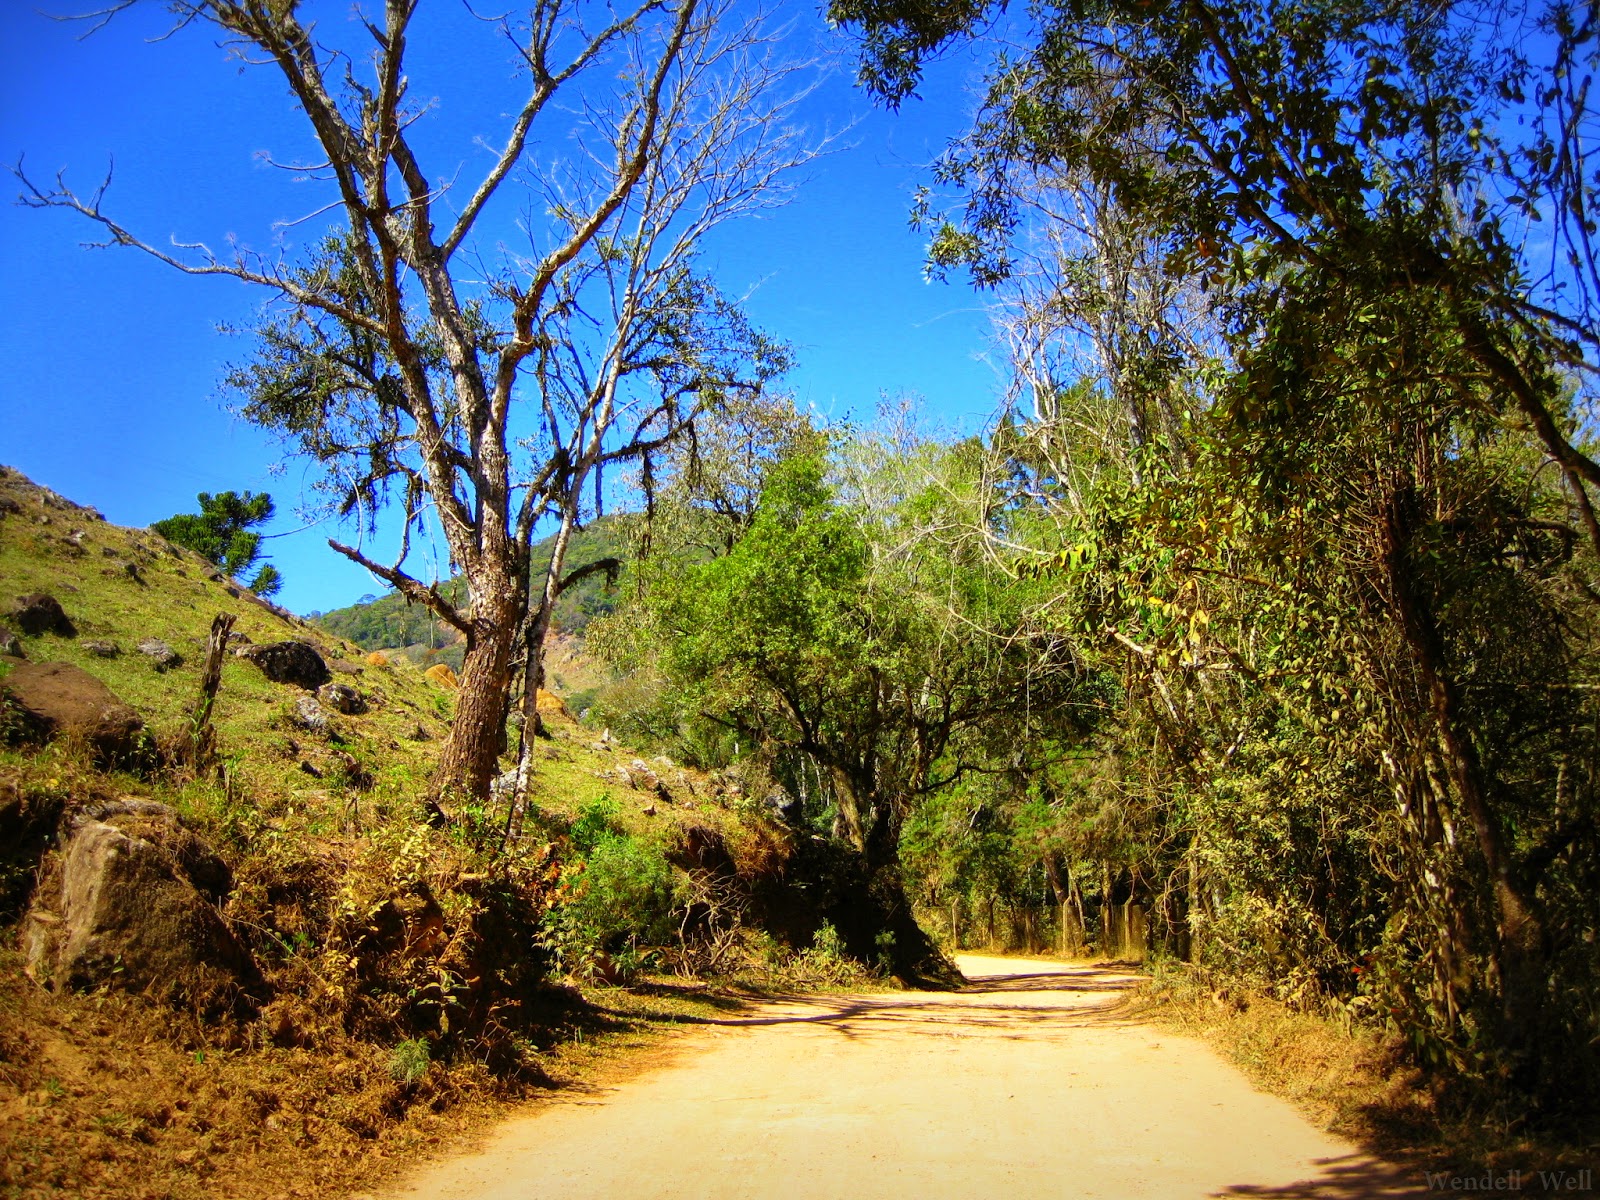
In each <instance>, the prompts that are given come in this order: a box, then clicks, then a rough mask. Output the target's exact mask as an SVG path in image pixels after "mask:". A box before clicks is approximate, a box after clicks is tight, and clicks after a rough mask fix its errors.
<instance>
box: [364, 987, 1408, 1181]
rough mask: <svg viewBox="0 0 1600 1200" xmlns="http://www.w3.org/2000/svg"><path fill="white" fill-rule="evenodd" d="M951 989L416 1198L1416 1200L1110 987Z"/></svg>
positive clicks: (685, 1052) (549, 1140)
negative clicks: (1128, 1007) (1127, 1006)
mask: <svg viewBox="0 0 1600 1200" xmlns="http://www.w3.org/2000/svg"><path fill="white" fill-rule="evenodd" d="M960 963H961V969H962V970H963V971H964V972H965V973H966V975H967V978H968V979H969V980H971V986H970V987H968V988H967V989H966V990H965V991H962V992H958V993H954V994H946V993H933V994H929V993H906V992H896V993H890V994H879V995H869V996H834V997H820V996H817V997H806V998H803V999H799V1000H789V1001H784V1002H781V1003H773V1004H770V1005H763V1006H760V1007H759V1008H756V1009H754V1010H752V1011H750V1012H747V1013H745V1014H743V1015H741V1016H737V1017H732V1018H729V1019H727V1020H726V1021H722V1022H719V1023H718V1024H716V1025H712V1026H708V1027H706V1028H705V1029H704V1030H703V1031H698V1032H696V1033H693V1034H690V1035H688V1036H686V1037H685V1038H683V1039H682V1040H680V1041H678V1042H676V1043H674V1049H675V1051H676V1052H675V1053H674V1054H673V1055H672V1056H671V1061H670V1062H669V1064H668V1065H666V1066H663V1067H660V1068H657V1069H655V1070H652V1071H649V1072H647V1073H645V1074H643V1075H640V1076H638V1077H635V1078H633V1079H631V1080H629V1081H627V1082H625V1083H623V1084H621V1085H619V1086H617V1087H615V1088H613V1089H609V1090H605V1091H602V1092H600V1093H599V1094H588V1095H575V1096H570V1097H568V1098H564V1099H557V1100H555V1101H554V1102H552V1103H549V1104H545V1105H541V1106H540V1107H539V1108H538V1109H537V1110H535V1111H533V1112H532V1113H531V1115H529V1116H525V1117H521V1118H517V1119H513V1120H511V1121H509V1122H507V1123H506V1124H505V1125H503V1126H502V1127H501V1128H500V1129H499V1130H498V1131H496V1132H495V1133H494V1134H493V1135H492V1136H491V1137H490V1139H489V1141H488V1143H487V1144H486V1145H485V1146H484V1148H483V1149H482V1150H481V1151H480V1152H478V1153H476V1154H473V1155H470V1156H466V1157H459V1158H454V1159H449V1160H445V1161H443V1162H440V1163H437V1164H434V1165H432V1166H429V1167H427V1168H426V1169H424V1170H422V1171H420V1172H419V1173H418V1174H416V1175H415V1176H414V1177H412V1178H411V1179H409V1180H408V1181H406V1183H405V1185H404V1186H403V1187H402V1188H401V1189H400V1190H399V1191H397V1192H395V1193H393V1195H394V1196H395V1197H396V1198H401V1197H403V1198H405V1200H417V1198H419V1197H422V1198H426V1200H578V1198H588V1197H593V1198H595V1200H631V1198H633V1197H654V1198H660V1200H667V1198H674V1200H676V1198H683V1200H690V1198H693V1200H705V1198H711V1197H730V1198H731V1197H785V1198H787V1197H794V1198H796V1200H798V1198H801V1197H804V1198H805V1200H831V1198H836V1197H837V1198H843V1197H908V1198H911V1197H915V1198H916V1200H942V1198H945V1197H951V1198H955V1197H961V1198H962V1200H969V1198H975V1197H1004V1198H1006V1200H1029V1198H1032V1197H1068V1196H1071V1197H1079V1196H1084V1197H1088V1196H1104V1197H1108V1198H1114V1200H1136V1198H1142V1197H1151V1198H1158V1197H1159V1198H1165V1197H1202V1196H1217V1195H1222V1196H1270V1197H1285V1198H1287V1197H1303V1198H1310V1197H1319V1198H1324V1197H1325V1198H1334V1197H1337V1198H1339V1200H1357V1198H1364V1197H1376V1196H1402V1195H1420V1194H1422V1192H1423V1188H1422V1187H1421V1181H1420V1180H1416V1179H1412V1178H1409V1177H1407V1176H1405V1175H1403V1174H1401V1173H1400V1172H1397V1171H1395V1170H1394V1169H1392V1168H1389V1167H1386V1166H1384V1165H1383V1164H1381V1163H1378V1162H1375V1161H1373V1160H1372V1159H1369V1158H1367V1157H1365V1156H1363V1155H1361V1154H1359V1153H1357V1152H1356V1150H1355V1149H1354V1148H1353V1147H1351V1146H1349V1145H1347V1144H1345V1143H1342V1142H1340V1141H1338V1140H1337V1139H1334V1138H1332V1137H1329V1136H1328V1135H1326V1134H1323V1133H1319V1132H1318V1131H1317V1130H1315V1129H1314V1128H1312V1127H1311V1126H1310V1125H1309V1124H1307V1123H1306V1121H1305V1120H1304V1119H1302V1118H1301V1117H1300V1116H1299V1115H1298V1114H1296V1112H1295V1111H1294V1110H1293V1109H1292V1108H1291V1107H1290V1106H1289V1105H1288V1104H1287V1103H1285V1102H1284V1101H1282V1100H1278V1099H1275V1098H1273V1097H1270V1096H1265V1095H1261V1094H1259V1093H1257V1092H1255V1091H1252V1090H1251V1088H1250V1085H1249V1084H1248V1083H1246V1082H1245V1080H1244V1078H1243V1077H1242V1076H1241V1075H1240V1074H1239V1073H1238V1072H1237V1071H1236V1070H1235V1069H1233V1068H1232V1067H1230V1066H1228V1065H1226V1064H1225V1063H1223V1062H1222V1061H1221V1060H1220V1059H1218V1058H1217V1056H1216V1055H1215V1054H1214V1053H1212V1052H1211V1051H1210V1050H1209V1049H1207V1048H1206V1047H1205V1046H1203V1045H1202V1044H1200V1043H1199V1042H1196V1041H1193V1040H1190V1039H1187V1038H1183V1037H1177V1036H1174V1035H1172V1034H1170V1033H1168V1032H1166V1031H1164V1030H1158V1029H1156V1028H1154V1027H1152V1026H1149V1025H1141V1024H1137V1023H1134V1022H1131V1021H1127V1020H1125V1019H1122V1018H1120V1017H1119V1016H1118V1014H1117V1011H1116V1007H1117V1001H1118V999H1119V995H1118V994H1119V992H1120V991H1122V990H1124V989H1125V988H1126V987H1127V986H1128V984H1129V983H1130V982H1131V981H1130V980H1129V979H1128V978H1127V977H1126V976H1120V975H1117V974H1115V973H1113V972H1109V971H1105V970H1097V969H1093V968H1089V967H1084V966H1075V965H1067V964H1056V963H1046V962H1039V961H1036V960H1023V959H1003V958H979V957H972V956H968V957H963V958H962V959H961V960H960Z"/></svg>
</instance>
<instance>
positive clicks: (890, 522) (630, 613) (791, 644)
mask: <svg viewBox="0 0 1600 1200" xmlns="http://www.w3.org/2000/svg"><path fill="white" fill-rule="evenodd" d="M921 453H922V454H923V456H924V460H925V461H923V462H921V463H919V464H918V465H917V466H915V467H911V468H909V469H908V470H906V471H905V472H904V473H898V472H894V471H891V472H890V473H889V475H884V474H883V473H882V472H879V471H877V470H875V469H873V468H871V467H870V466H868V465H865V463H864V461H863V457H864V458H865V459H871V458H873V455H871V454H870V453H868V452H863V454H862V455H857V459H856V461H854V462H851V463H849V465H845V466H840V467H839V474H840V475H841V476H844V477H845V478H842V479H840V480H839V481H838V482H837V483H836V482H834V481H832V480H830V471H831V470H832V467H831V466H830V462H831V461H834V460H833V456H831V455H830V454H829V453H828V452H827V449H826V443H825V441H824V440H823V439H821V438H820V437H816V436H813V438H812V441H811V444H810V445H809V446H807V445H804V444H801V445H799V446H796V447H795V449H794V450H793V451H792V452H790V453H788V454H787V455H785V456H783V457H781V458H779V459H777V460H776V461H775V462H772V463H770V464H769V465H768V466H767V468H766V469H765V470H764V471H763V472H762V474H761V488H760V494H759V502H758V503H757V504H756V506H755V508H754V511H753V513H752V514H751V515H750V516H749V518H748V522H747V523H744V522H743V519H742V518H741V524H742V528H741V530H740V532H739V533H738V536H737V537H736V538H734V539H733V540H732V542H731V544H730V546H729V548H728V549H727V551H726V552H725V553H720V554H716V555H715V556H713V557H710V558H708V559H705V560H704V561H701V562H698V563H691V564H688V565H685V564H683V563H682V562H681V561H678V562H674V563H673V564H672V566H671V568H670V569H667V570H658V571H654V572H650V571H649V570H648V569H647V571H646V572H645V573H644V576H643V578H642V580H641V583H640V589H641V590H640V596H639V599H638V600H637V601H636V602H635V604H634V606H633V608H632V609H631V610H626V611H625V612H624V613H623V615H622V617H621V618H620V619H619V620H618V621H617V622H615V623H613V624H612V626H611V628H610V629H609V630H608V631H607V635H606V636H604V637H602V638H601V639H600V644H601V646H602V647H603V648H607V649H609V651H610V652H611V653H612V654H613V655H614V656H616V657H618V658H620V659H622V660H623V662H624V663H626V664H627V665H630V666H635V667H637V666H641V665H649V666H651V667H653V668H655V669H657V670H659V671H660V672H662V674H663V675H664V676H665V678H666V680H667V681H668V682H669V683H670V684H672V685H676V688H677V689H678V695H679V696H680V702H681V703H682V704H684V705H685V706H686V707H688V708H689V709H690V711H691V712H693V713H694V714H695V716H696V717H697V718H698V719H702V720H708V721H711V722H714V723H717V724H720V725H722V726H723V727H724V728H726V729H728V730H730V731H731V732H732V733H733V734H734V735H735V736H736V739H737V741H738V742H739V743H740V744H741V745H742V746H743V747H745V748H746V751H747V752H759V753H762V754H764V755H766V756H767V758H768V759H769V760H780V759H782V758H784V757H785V756H786V755H788V756H792V755H799V756H801V757H803V758H804V759H805V760H807V761H808V762H810V763H811V764H813V765H814V766H815V768H816V769H817V772H818V774H819V775H820V776H821V779H822V781H823V787H822V791H823V792H824V793H825V795H826V797H827V800H828V802H829V804H830V808H831V813H832V816H833V821H832V829H831V832H832V834H833V836H834V837H835V838H836V839H838V841H839V842H841V843H842V844H843V845H844V846H846V847H847V848H848V849H849V851H850V852H851V853H852V854H854V855H855V856H857V858H858V861H859V862H860V864H861V867H862V870H863V872H864V874H865V876H866V878H867V880H868V881H869V889H870V893H871V895H872V897H873V903H874V905H875V907H876V912H877V919H878V921H879V923H880V928H881V929H882V930H884V931H887V932H888V933H889V934H891V935H892V936H893V939H894V941H893V945H894V950H893V953H892V958H893V959H894V961H895V963H896V965H897V967H898V968H899V969H901V970H903V971H906V972H908V973H912V974H916V973H918V972H919V971H924V970H927V969H928V963H929V961H931V960H930V957H929V955H930V948H929V947H928V944H927V942H926V939H925V936H924V935H923V934H922V933H921V931H920V930H919V929H918V928H917V926H916V923H915V921H914V919H913V917H912V914H911V911H910V905H909V903H908V901H907V899H906V897H905V894H904V889H903V884H902V879H901V874H900V860H899V854H900V839H901V831H902V828H903V826H904V823H905V821H906V819H907V817H908V815H909V814H911V813H912V812H914V811H915V809H916V808H917V806H918V805H920V804H921V803H923V802H924V801H925V800H926V799H927V798H928V797H930V796H933V795H935V794H937V793H939V792H940V791H941V790H943V789H945V788H947V787H949V786H950V785H951V784H953V783H955V782H956V781H958V780H960V779H961V778H963V777H964V776H966V775H968V774H970V773H972V772H974V771H980V770H984V769H986V768H987V767H988V765H989V764H990V763H992V762H994V761H996V760H1001V761H1004V760H1005V759H1006V758H1007V757H1008V756H1009V753H1010V751H1011V749H1012V748H1014V747H1015V746H1016V745H1017V743H1018V741H1019V739H1020V738H1021V737H1022V736H1023V731H1024V730H1025V729H1026V728H1027V727H1028V726H1029V725H1030V723H1031V724H1032V725H1033V727H1035V728H1038V727H1042V726H1048V725H1050V724H1052V723H1055V724H1058V725H1061V724H1064V725H1066V726H1072V725H1074V724H1078V725H1081V724H1084V723H1087V722H1089V721H1090V720H1092V716H1091V715H1090V714H1091V713H1092V711H1093V709H1094V705H1095V701H1096V697H1095V693H1094V688H1093V681H1092V680H1090V679H1087V678H1086V677H1084V676H1074V675H1073V674H1072V673H1071V672H1070V671H1068V670H1066V669H1064V668H1063V669H1061V670H1057V671H1054V672H1051V671H1046V670H1040V667H1041V664H1053V665H1057V666H1062V664H1061V663H1060V662H1059V661H1058V660H1059V659H1060V657H1061V656H1063V655H1069V654H1070V647H1069V646H1068V644H1067V643H1066V641H1065V640H1064V639H1061V638H1059V637H1056V636H1054V635H1053V634H1051V635H1045V636H1043V637H1038V636H1034V635H1035V634H1036V633H1037V632H1039V631H1037V630H1034V629H1030V627H1029V626H1028V624H1027V622H1026V620H1025V619H1024V618H1023V609H1024V608H1025V605H1026V594H1027V593H1028V591H1029V588H1030V586H1031V585H1030V584H1028V583H1027V582H1026V581H1023V582H1020V583H1019V581H1016V580H1014V579H1011V578H1009V577H1006V576H1004V575H1003V574H1000V573H997V572H995V571H993V570H992V569H988V568H986V565H985V563H984V561H983V558H982V555H981V549H980V548H979V546H978V544H976V543H969V544H967V545H965V546H964V547H956V546H944V547H935V546H934V545H932V544H931V543H930V542H927V541H923V540H920V539H918V538H916V537H915V536H908V534H909V533H910V531H911V530H914V529H920V528H923V527H925V526H935V527H950V526H951V524H952V523H951V522H950V521H949V520H948V514H947V513H944V512H941V508H942V507H943V506H944V505H945V504H947V503H951V502H952V501H951V500H950V497H951V496H952V494H953V493H955V494H960V493H961V492H963V491H964V492H966V493H968V494H970V493H971V491H972V489H971V488H970V487H962V486H960V475H961V464H962V462H963V461H965V462H967V463H968V464H969V465H970V463H971V462H972V461H973V456H972V455H971V454H970V453H968V454H967V455H965V457H963V455H962V453H961V452H960V449H959V448H957V450H955V451H950V452H946V451H943V450H938V449H936V448H933V447H924V448H923V449H922V451H921ZM851 456H852V451H851V449H849V448H848V447H841V449H840V450H839V454H838V457H839V458H840V459H844V460H850V459H851ZM942 458H949V459H950V460H951V461H949V462H944V463H943V464H942V465H941V463H940V459H942ZM930 466H931V467H937V468H939V469H938V470H936V471H935V472H934V479H933V481H932V482H928V481H926V480H924V481H923V482H920V483H918V482H916V480H917V479H918V478H919V477H920V476H921V475H922V473H923V468H926V467H930ZM890 476H892V477H890ZM952 482H953V483H955V484H956V485H957V486H955V487H951V486H950V484H951V483H952ZM841 489H845V490H847V491H848V492H849V493H851V494H852V495H853V497H854V502H853V503H847V502H845V501H844V500H843V499H842V498H841ZM954 502H955V503H959V502H960V501H959V500H957V501H954ZM700 532H702V533H703V530H702V531H700ZM702 544H707V543H705V542H702ZM907 547H910V548H914V549H915V550H916V553H914V554H912V555H911V556H910V557H909V558H908V557H903V556H902V554H901V551H902V549H904V548H907ZM991 565H992V564H991ZM846 934H847V938H852V937H853V938H854V943H859V942H860V941H861V940H862V939H861V937H859V936H856V935H854V934H852V933H851V931H846ZM854 943H853V944H852V946H851V949H852V952H854V953H856V954H858V955H861V956H863V957H867V958H869V959H870V958H871V957H873V956H874V955H873V953H872V948H871V945H870V941H869V943H868V945H867V947H866V948H865V951H866V952H865V954H863V947H862V946H860V945H859V944H854Z"/></svg>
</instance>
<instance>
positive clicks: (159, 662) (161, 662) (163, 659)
mask: <svg viewBox="0 0 1600 1200" xmlns="http://www.w3.org/2000/svg"><path fill="white" fill-rule="evenodd" d="M139 653H140V654H142V655H144V656H145V657H146V658H148V659H149V660H150V662H151V663H152V664H153V665H154V666H155V669H156V670H158V671H170V670H172V668H173V667H181V666H182V665H183V656H182V655H181V654H179V653H178V652H177V651H176V650H174V649H173V648H172V647H171V646H169V645H167V644H166V643H165V642H163V641H162V640H161V639H160V638H145V639H144V641H142V642H140V643H139Z"/></svg>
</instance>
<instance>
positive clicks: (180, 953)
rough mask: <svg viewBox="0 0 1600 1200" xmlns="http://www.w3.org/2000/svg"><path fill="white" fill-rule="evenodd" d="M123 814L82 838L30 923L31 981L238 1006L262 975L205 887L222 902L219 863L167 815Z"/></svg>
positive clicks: (83, 827)
mask: <svg viewBox="0 0 1600 1200" xmlns="http://www.w3.org/2000/svg"><path fill="white" fill-rule="evenodd" d="M123 808H124V806H119V805H113V806H111V808H110V810H109V811H105V812H104V819H95V818H86V819H84V820H82V821H80V822H79V824H78V826H77V828H76V830H75V831H74V832H73V834H72V836H71V839H70V840H69V841H68V843H67V845H66V848H65V850H64V852H63V854H62V861H61V866H60V870H59V872H58V874H57V875H56V876H55V877H54V878H53V879H52V880H51V883H50V886H49V887H48V888H47V889H41V894H40V895H39V896H38V897H37V898H36V899H35V902H34V907H33V909H32V911H30V912H29V914H28V921H27V923H26V925H25V927H24V938H23V940H24V943H25V945H26V948H27V959H28V965H27V970H28V974H29V975H30V976H31V977H32V978H34V979H35V980H37V981H38V982H39V983H41V984H44V985H45V986H48V987H52V988H57V989H60V988H69V987H70V988H93V987H99V986H102V985H107V986H113V987H118V988H125V989H128V990H132V991H146V990H149V991H154V992H158V993H161V994H163V995H166V996H173V997H178V996H181V997H184V998H187V999H190V1000H199V1001H205V1000H210V999H214V998H217V997H219V996H221V997H227V998H229V999H232V998H235V997H237V996H238V994H239V991H240V989H241V988H245V987H249V986H250V985H251V984H253V983H255V982H256V981H257V980H258V979H259V975H258V973H257V971H256V968H255V964H254V962H253V961H252V960H251V958H250V955H249V953H248V952H247V951H246V950H245V948H244V947H243V946H242V945H241V944H240V943H239V940H238V939H237V938H235V937H234V935H233V932H232V931H231V930H230V929H229V928H228V926H227V923H226V922H224V921H223V919H222V917H221V916H220V915H219V914H218V913H217V910H216V908H215V907H214V905H213V903H212V901H210V900H208V899H207V896H206V894H204V893H203V892H202V891H201V888H200V887H199V886H197V883H199V884H202V885H205V886H206V887H207V888H208V889H209V890H210V891H211V892H212V893H213V894H215V888H216V885H217V883H218V879H219V877H218V875H217V874H216V870H217V868H219V867H221V863H220V860H218V859H217V858H216V856H215V854H213V853H211V851H210V849H209V847H206V846H205V844H204V843H203V842H201V841H200V840H199V839H198V838H197V837H195V836H194V835H193V834H192V833H191V832H190V831H188V830H187V829H185V828H184V827H183V824H182V822H181V820H180V819H179V818H178V815H177V814H176V813H175V812H173V811H172V810H171V809H167V808H166V807H165V806H164V805H155V804H151V803H150V802H148V801H143V802H137V804H136V806H135V808H136V811H131V812H130V811H121V810H122V809H123ZM157 810H164V811H157ZM193 864H199V865H198V870H197V869H196V867H195V866H194V865H193ZM221 870H222V875H221V878H224V879H225V878H226V868H221Z"/></svg>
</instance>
